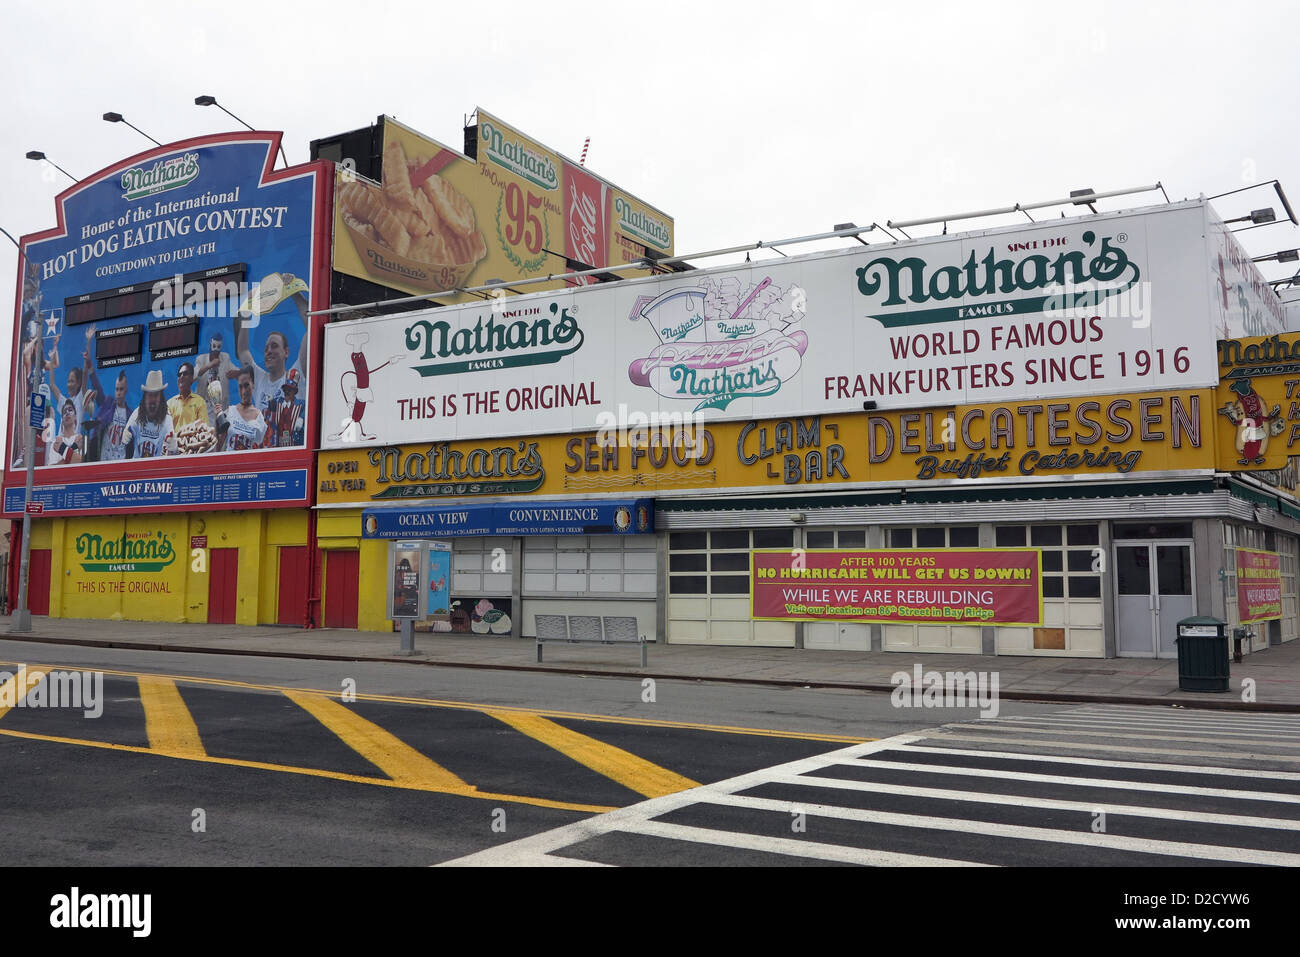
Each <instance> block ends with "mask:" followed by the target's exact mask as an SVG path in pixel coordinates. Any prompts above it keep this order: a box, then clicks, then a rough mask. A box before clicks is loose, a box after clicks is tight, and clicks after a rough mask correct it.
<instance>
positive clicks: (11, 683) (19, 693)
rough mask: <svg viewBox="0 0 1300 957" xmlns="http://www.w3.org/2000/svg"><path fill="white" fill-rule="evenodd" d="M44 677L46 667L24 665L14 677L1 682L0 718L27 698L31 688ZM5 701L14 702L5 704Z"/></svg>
mask: <svg viewBox="0 0 1300 957" xmlns="http://www.w3.org/2000/svg"><path fill="white" fill-rule="evenodd" d="M44 679H45V671H44V669H40V668H29V667H27V666H26V665H23V666H21V667H20V668H19V669H18V671H17V672H16V673H15V674H14V676H13V677H12V678H10V679H9V680H8V681H6V682H4V684H0V718H3V717H4V716H5V715H7V714H8V713H9V712H10V711H11V710H12V709H13V708H16V707H18V702H19V701H22V700H23V699H24V698H26V697H27V695H28V694H29V693H30V692H31V690H32V689H33V688H34V687H36V685H37V684H39V683H40V682H41V681H43V680H44ZM5 701H12V702H13V704H3V702H5Z"/></svg>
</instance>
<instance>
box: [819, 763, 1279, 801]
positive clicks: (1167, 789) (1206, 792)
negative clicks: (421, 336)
mask: <svg viewBox="0 0 1300 957" xmlns="http://www.w3.org/2000/svg"><path fill="white" fill-rule="evenodd" d="M838 763H840V764H844V765H848V766H851V767H861V768H876V769H878V770H879V769H883V770H896V771H925V772H928V773H930V774H954V775H959V776H961V777H971V778H1000V779H1003V780H1014V781H1036V782H1039V783H1042V784H1070V785H1075V786H1079V787H1093V788H1103V789H1114V790H1119V791H1156V792H1159V793H1162V794H1193V795H1199V796H1203V797H1221V798H1232V799H1234V800H1239V801H1275V802H1277V803H1279V804H1300V794H1279V793H1276V792H1268V791H1238V790H1233V789H1231V788H1203V787H1196V786H1195V785H1191V784H1152V783H1150V782H1147V781H1122V780H1116V779H1113V778H1083V777H1075V776H1073V775H1068V774H1038V773H1035V772H1032V771H1001V770H995V769H992V768H968V767H962V766H958V765H934V764H917V763H913V762H911V761H881V760H877V759H875V758H847V759H844V760H842V761H840V762H838ZM1008 798H1009V799H1012V800H1014V799H1017V798H1018V795H1008Z"/></svg>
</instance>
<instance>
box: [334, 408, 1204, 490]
mask: <svg viewBox="0 0 1300 957" xmlns="http://www.w3.org/2000/svg"><path fill="white" fill-rule="evenodd" d="M1213 402H1214V394H1213V393H1212V392H1211V391H1210V390H1208V389H1202V390H1196V391H1179V390H1174V391H1168V392H1155V393H1142V394H1124V395H1114V396H1097V397H1083V398H1073V399H1062V400H1060V401H1053V402H1048V401H1042V400H1023V401H1015V402H1006V403H1000V404H985V405H974V406H954V407H950V408H946V409H945V408H937V409H917V410H903V411H886V412H879V413H874V414H867V413H863V412H856V413H845V414H840V415H821V416H798V417H794V418H787V419H765V420H758V421H753V422H719V423H710V424H708V425H705V426H700V427H689V426H688V427H658V426H656V427H653V428H645V427H641V428H633V429H630V430H625V431H623V432H617V431H614V430H611V431H610V432H609V433H608V434H602V433H600V432H587V433H576V434H572V435H543V436H529V437H519V438H509V439H500V440H483V441H459V442H439V443H433V444H425V445H403V446H391V445H390V446H376V447H369V448H356V449H340V450H329V451H325V452H321V453H320V454H319V455H318V457H317V489H316V500H317V502H318V503H319V504H320V505H322V506H337V505H345V504H347V505H356V504H363V503H364V504H379V505H400V504H401V503H402V502H403V501H410V500H419V499H437V498H448V499H459V498H465V497H474V496H484V497H487V496H492V497H499V496H509V495H537V496H551V495H563V496H575V495H584V494H605V495H609V494H628V493H635V494H637V495H652V496H655V497H667V496H674V495H698V494H699V493H700V492H701V491H711V492H723V491H727V490H749V491H760V492H761V491H776V490H780V489H787V490H788V489H790V488H795V487H797V488H800V489H835V488H843V489H848V488H854V487H863V486H869V485H872V484H877V485H885V486H889V487H897V486H904V487H918V486H925V485H928V484H936V483H939V482H949V481H953V480H958V481H971V482H980V481H996V480H1004V481H1005V480H1008V479H1011V480H1023V479H1030V480H1038V481H1043V480H1047V481H1051V480H1052V479H1056V478H1059V477H1060V476H1063V475H1068V476H1089V477H1094V478H1100V479H1104V478H1107V477H1110V476H1116V475H1118V476H1137V475H1142V474H1158V473H1168V472H1175V471H1197V470H1199V471H1207V472H1208V471H1209V470H1211V469H1213V468H1214V465H1215V460H1214V434H1215V427H1216V422H1215V413H1214V406H1213Z"/></svg>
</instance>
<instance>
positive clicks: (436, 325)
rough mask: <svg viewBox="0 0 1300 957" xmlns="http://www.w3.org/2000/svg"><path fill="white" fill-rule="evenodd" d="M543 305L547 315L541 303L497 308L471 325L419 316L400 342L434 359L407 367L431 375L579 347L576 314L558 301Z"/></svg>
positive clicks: (543, 358)
mask: <svg viewBox="0 0 1300 957" xmlns="http://www.w3.org/2000/svg"><path fill="white" fill-rule="evenodd" d="M547 311H548V312H549V313H550V316H549V317H548V316H546V315H544V314H543V312H542V310H541V308H529V309H520V310H518V311H516V312H503V313H501V314H500V316H499V317H498V316H497V315H490V316H488V317H487V319H486V320H484V318H483V317H482V316H479V318H478V321H477V322H475V323H474V325H473V326H463V327H461V328H459V329H453V328H452V326H451V323H449V322H446V321H445V320H441V319H440V320H438V321H437V322H430V321H429V320H428V319H419V320H417V321H416V322H415V323H413V324H412V325H410V326H408V327H407V328H406V348H408V349H414V350H421V354H420V356H419V358H420V359H426V360H436V361H433V362H430V363H428V364H426V365H413V366H412V368H413V369H415V371H417V372H418V373H420V375H422V376H433V375H451V374H453V373H458V372H477V371H480V370H483V369H509V368H514V367H517V366H537V365H547V364H549V363H552V362H559V361H560V360H561V359H562V358H564V357H565V356H567V355H571V354H573V353H575V352H577V351H578V350H579V349H581V348H582V343H583V340H584V339H585V336H584V335H583V333H582V329H581V328H579V326H578V320H577V319H575V318H574V317H573V315H572V314H571V313H570V312H569V310H568V309H561V308H560V305H559V303H554V302H553V303H551V304H550V306H549V308H548V310H547ZM516 316H518V317H519V318H518V319H517V320H516V321H514V322H510V321H509V320H510V319H512V318H514V317H516ZM498 320H500V321H498ZM447 360H453V361H447Z"/></svg>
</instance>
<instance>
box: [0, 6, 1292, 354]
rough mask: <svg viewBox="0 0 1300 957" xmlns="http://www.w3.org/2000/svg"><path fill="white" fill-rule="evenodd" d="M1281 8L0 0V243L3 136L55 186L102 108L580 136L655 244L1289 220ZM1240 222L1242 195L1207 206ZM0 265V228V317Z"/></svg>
mask: <svg viewBox="0 0 1300 957" xmlns="http://www.w3.org/2000/svg"><path fill="white" fill-rule="evenodd" d="M1298 6H1300V5H1297V4H1296V3H1294V2H1292V3H1283V2H1241V3H1237V4H1232V5H1229V4H1224V3H1222V2H1178V3H1175V2H1169V0H1166V2H1161V3H1134V2H1127V3H1112V2H1107V0H1098V2H1092V3H1089V4H1061V5H1055V4H1047V3H1043V2H1041V0H1040V2H1031V3H1018V2H1017V3H1011V2H1002V0H993V2H988V3H969V2H966V3H933V2H924V0H922V2H916V3H910V4H892V3H891V4H884V3H874V4H873V3H862V2H856V3H840V2H833V3H832V2H817V0H807V2H802V3H766V2H753V0H747V2H744V3H730V2H725V0H724V2H714V3H701V2H698V0H694V2H686V3H679V2H674V0H667V2H663V0H661V2H656V3H650V4H635V5H633V4H620V3H609V2H606V3H599V4H596V3H575V2H566V0H559V2H556V3H549V4H540V3H536V2H516V0H494V2H492V3H465V4H453V3H436V4H435V3H428V2H425V3H406V2H402V3H390V2H383V0H372V2H370V3H366V4H358V3H349V4H342V3H333V4H331V3H329V2H320V0H317V2H313V3H303V2H283V0H258V2H247V0H223V2H220V3H206V2H200V3H159V2H157V0H150V2H136V0H115V2H113V3H106V4H91V3H84V2H75V3H74V2H60V0H38V2H29V0H18V2H14V0H5V3H4V4H3V8H2V12H0V24H2V26H3V29H0V35H2V36H3V37H4V38H5V41H6V42H5V56H4V57H3V59H0V77H2V78H3V81H4V82H3V89H4V90H5V91H6V95H5V110H4V113H5V119H4V124H3V132H0V142H2V143H3V149H0V176H2V177H3V182H4V183H5V184H6V187H5V189H4V190H3V191H2V192H0V227H3V228H4V229H6V230H7V231H8V232H10V233H12V234H13V235H15V236H21V235H22V234H25V233H30V232H35V231H37V230H41V229H45V228H48V227H50V226H53V225H54V224H55V213H54V204H53V200H54V196H55V195H56V193H57V192H58V191H59V190H60V189H62V188H63V187H64V186H66V185H68V181H67V180H66V179H65V178H64V177H63V176H62V174H59V173H57V172H55V171H53V170H52V169H50V168H49V167H47V166H46V164H44V163H38V162H32V161H29V160H27V159H25V158H24V154H25V153H26V152H27V151H28V150H32V149H39V150H42V151H44V152H45V153H46V154H47V155H48V156H49V157H50V159H52V160H53V161H54V162H56V163H58V164H59V165H60V166H62V167H63V168H64V169H66V170H68V172H70V173H71V174H73V175H74V176H78V177H84V176H87V175H89V174H91V173H93V172H96V171H98V170H100V169H102V168H104V167H105V166H107V165H109V164H110V163H113V162H115V161H117V160H119V159H122V158H124V157H125V156H128V155H131V154H134V153H137V152H140V151H141V150H144V149H146V148H149V147H150V146H151V145H152V144H150V143H149V142H148V141H147V140H145V139H144V138H143V137H141V136H139V135H138V134H136V133H135V132H133V131H132V130H131V129H129V128H128V127H126V126H124V125H122V124H109V123H105V122H103V121H102V120H101V119H100V116H101V114H103V113H104V112H106V111H109V110H112V111H116V112H118V113H121V114H123V115H124V116H125V117H126V118H127V119H128V120H130V121H131V122H132V123H134V124H135V125H136V126H138V127H140V128H141V129H142V130H144V131H146V132H147V133H149V134H150V135H151V136H153V137H155V138H157V139H158V140H161V141H162V142H164V143H167V142H171V141H175V140H180V139H184V138H186V137H190V136H196V135H199V134H204V133H212V132H219V131H227V130H232V129H238V128H239V127H238V124H236V123H235V122H234V121H233V120H231V119H230V118H229V117H227V116H226V115H225V114H224V113H222V112H220V111H219V110H218V109H217V108H215V107H208V108H202V107H197V106H194V105H193V104H194V97H195V96H197V95H198V94H201V93H206V94H211V95H213V96H216V97H217V98H218V99H219V100H220V102H221V103H222V104H223V105H225V106H226V107H227V108H228V109H230V110H231V111H233V112H234V113H236V114H238V115H239V116H240V117H242V118H243V119H244V120H246V121H248V122H249V123H251V124H252V125H253V126H255V127H257V128H259V129H278V130H284V131H285V141H284V145H285V149H286V151H287V153H288V158H289V161H290V163H299V162H304V161H306V160H307V159H308V144H309V142H310V141H311V140H312V139H315V138H319V137H322V136H327V135H330V134H334V133H339V132H343V131H345V130H351V129H356V128H358V127H361V126H365V125H368V124H370V123H372V122H374V119H375V117H376V116H378V115H379V114H381V113H387V114H390V115H392V116H395V117H396V118H397V119H399V120H401V121H402V122H404V123H406V124H407V125H409V126H411V127H414V128H415V129H417V130H419V131H420V132H423V133H425V134H427V135H429V136H431V137H433V138H434V139H437V140H440V141H442V142H444V143H446V144H448V145H452V146H459V145H460V144H461V138H462V133H461V128H462V125H463V121H464V118H465V117H466V116H467V115H468V114H469V113H471V112H472V111H473V110H474V108H475V107H476V106H482V107H483V109H485V110H487V111H488V112H491V113H494V114H496V115H497V116H499V117H500V118H501V119H503V120H505V121H507V122H509V123H511V124H512V125H514V126H516V127H518V128H519V129H520V130H522V131H523V132H525V133H526V134H528V135H530V136H531V137H533V138H534V139H536V140H538V141H539V142H541V143H542V144H544V145H546V146H548V147H550V148H552V149H554V150H556V151H557V152H560V153H564V154H566V155H568V156H570V157H575V158H576V157H577V156H578V155H579V154H580V153H581V150H582V144H583V139H584V138H585V137H588V136H589V137H591V148H590V151H589V153H588V157H587V167H588V168H589V169H591V170H592V171H593V172H596V173H598V174H599V175H601V176H603V177H605V178H606V179H608V180H610V181H612V182H614V183H616V184H617V185H619V186H620V187H622V188H624V189H626V190H628V191H629V192H632V193H634V194H637V195H639V196H640V197H642V198H644V199H645V200H646V201H647V202H649V203H651V204H653V205H655V206H657V207H659V208H660V209H662V210H663V211H665V212H666V213H668V214H669V215H671V216H672V217H674V219H675V220H676V247H677V250H678V252H692V251H702V250H706V249H713V248H717V247H722V246H732V245H738V244H741V243H747V242H754V241H756V240H760V239H762V240H772V239H780V238H785V237H791V236H801V235H806V234H809V233H815V232H820V231H823V230H827V229H829V228H831V227H832V226H833V225H834V224H836V223H840V222H844V221H854V222H857V223H859V224H866V223H870V222H872V221H878V222H881V223H884V222H885V221H886V220H889V219H895V220H900V219H901V220H905V219H913V218H919V217H924V216H931V215H942V214H951V213H958V212H963V211H970V210H978V209H984V208H988V207H994V206H1006V205H1011V204H1012V203H1015V202H1034V201H1040V200H1047V199H1054V198H1057V197H1062V196H1066V195H1068V194H1069V192H1070V190H1071V189H1077V188H1082V187H1092V188H1094V189H1096V190H1099V191H1105V190H1114V189H1122V188H1125V187H1132V186H1141V185H1147V184H1151V183H1155V182H1156V181H1160V182H1162V183H1163V184H1164V186H1165V189H1166V190H1167V191H1168V193H1169V197H1170V199H1173V200H1178V199H1182V198H1185V197H1192V196H1197V195H1200V194H1205V195H1213V194H1216V193H1221V192H1225V191H1227V190H1231V189H1235V188H1237V187H1240V186H1246V185H1249V184H1251V183H1262V182H1267V181H1268V180H1271V179H1274V178H1278V179H1281V181H1282V184H1283V186H1284V188H1287V189H1288V190H1289V195H1290V197H1291V198H1292V200H1293V205H1300V175H1296V174H1297V173H1298V172H1300V170H1297V164H1298V162H1300V149H1298V147H1300V123H1298V122H1297V119H1296V117H1297V115H1300V111H1297V109H1296V106H1297V98H1298V97H1300V65H1298V64H1300V59H1298V58H1297V55H1296V47H1295V37H1296V26H1297V23H1298V22H1300V9H1298ZM1161 199H1162V197H1161V196H1160V194H1159V193H1158V192H1157V193H1154V194H1144V195H1140V196H1136V197H1129V198H1125V199H1118V200H1111V201H1108V202H1107V203H1104V204H1102V208H1103V209H1120V208H1125V207H1129V206H1137V205H1146V204H1149V203H1152V202H1158V201H1161ZM1260 206H1278V204H1277V203H1276V195H1275V194H1274V193H1273V191H1272V190H1271V188H1268V189H1265V188H1261V189H1257V190H1252V191H1249V192H1245V193H1241V194H1239V195H1238V196H1234V197H1228V198H1226V199H1225V200H1223V201H1220V202H1218V203H1216V208H1218V209H1219V212H1220V213H1221V214H1222V215H1224V216H1225V217H1226V216H1235V215H1241V214H1243V213H1245V212H1248V211H1249V210H1250V209H1252V208H1258V207H1260ZM1278 216H1279V218H1281V217H1282V216H1283V214H1282V211H1281V209H1280V208H1279V209H1278ZM1019 218H1020V220H1021V221H1023V216H1021V217H1019ZM1015 221H1016V217H1004V218H1002V219H995V220H983V221H980V223H979V224H978V225H983V226H988V225H996V224H1000V223H1012V222H1015ZM954 228H956V227H954ZM931 231H936V232H937V228H935V229H933V230H931ZM911 232H912V234H913V235H914V236H915V235H919V234H925V233H926V232H927V230H925V229H918V230H912V231H911ZM1240 238H1241V239H1242V240H1243V242H1244V243H1245V244H1246V247H1247V249H1248V250H1249V251H1250V252H1251V253H1252V255H1257V256H1258V255H1264V254H1267V253H1271V252H1274V251H1276V250H1278V249H1287V248H1292V247H1295V246H1297V245H1300V236H1298V235H1297V230H1296V228H1295V227H1293V226H1291V225H1289V224H1287V225H1277V226H1270V227H1266V228H1262V229H1256V230H1252V231H1250V232H1246V233H1244V234H1243V235H1242V236H1241V237H1240ZM1262 268H1263V271H1264V274H1265V276H1266V277H1267V278H1276V277H1279V276H1282V275H1284V274H1288V273H1289V272H1291V271H1293V269H1294V264H1292V269H1291V270H1288V269H1287V268H1286V267H1284V266H1279V265H1277V264H1276V263H1267V264H1264V265H1263V266H1262ZM16 270H17V250H16V249H15V248H14V246H13V244H11V243H10V242H9V241H8V240H6V239H4V238H3V237H0V298H3V301H4V302H6V303H13V301H14V279H15V275H16ZM9 329H10V332H9V334H10V335H12V328H11V326H10V327H9ZM10 346H11V343H10V342H9V341H8V340H6V346H5V348H4V350H3V359H2V360H0V362H2V363H3V364H4V365H5V366H6V367H7V364H8V359H9V355H10V351H11V349H10ZM7 374H8V373H7V369H6V371H5V375H6V376H7Z"/></svg>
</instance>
